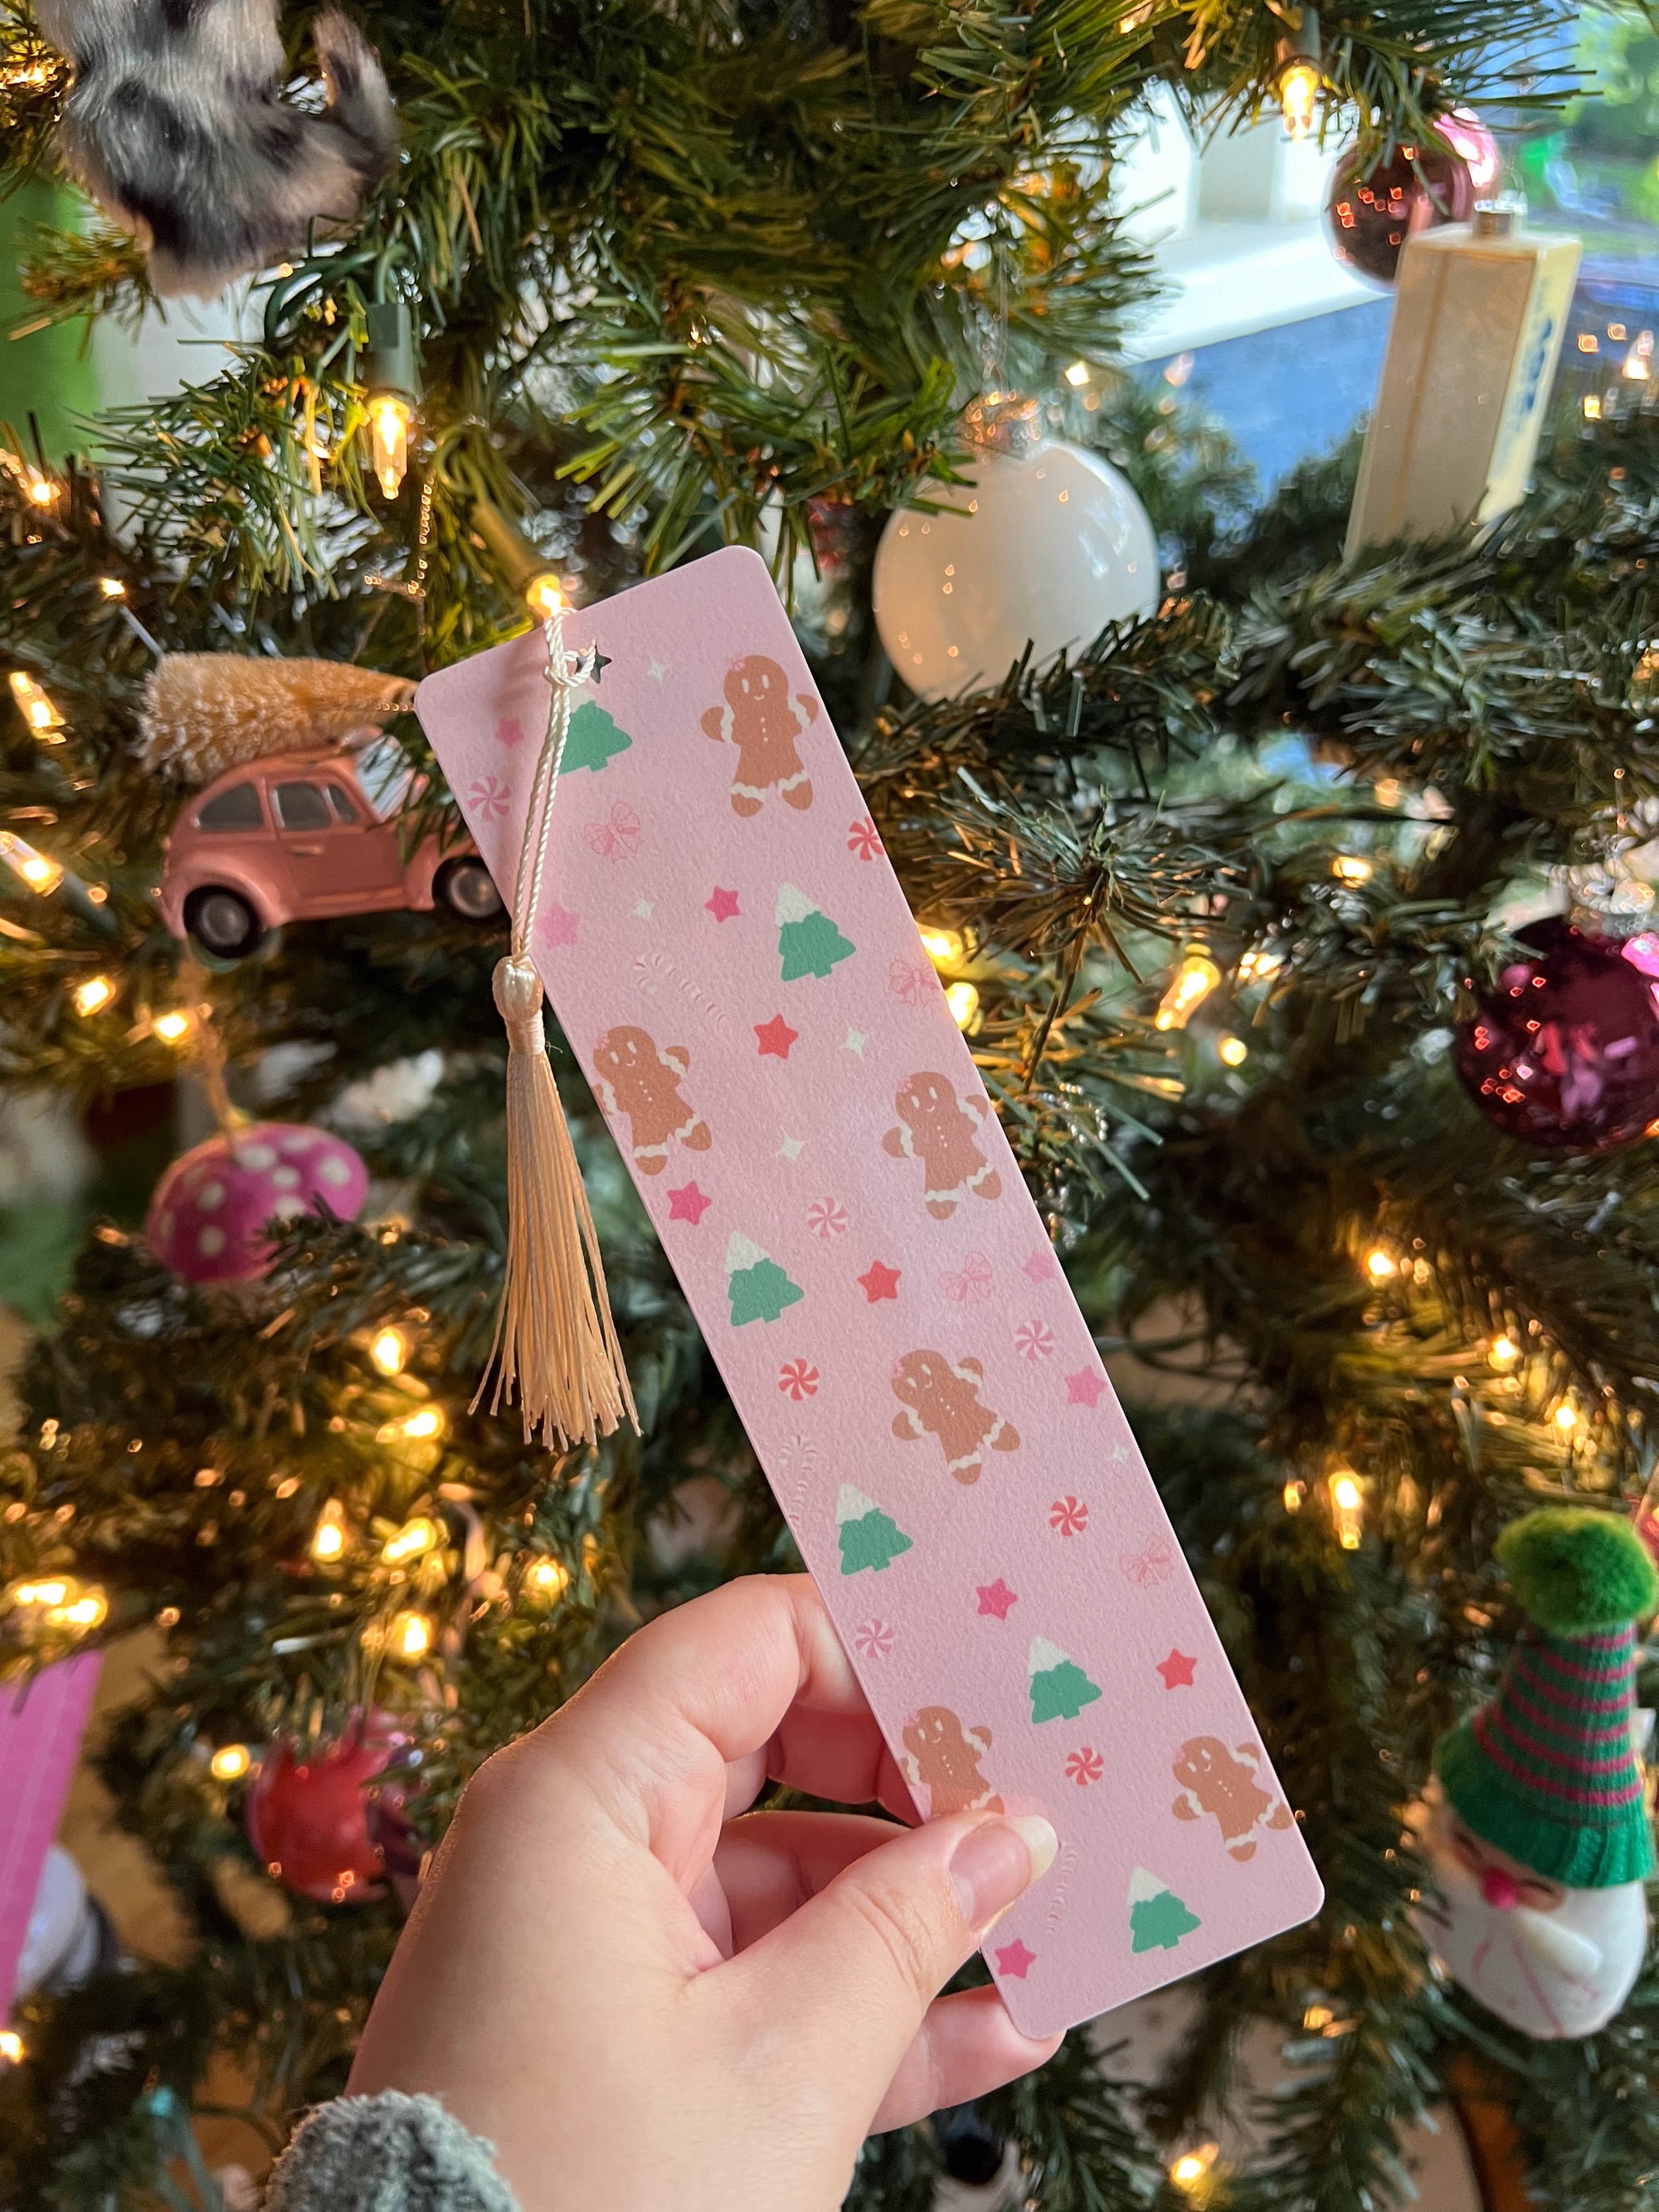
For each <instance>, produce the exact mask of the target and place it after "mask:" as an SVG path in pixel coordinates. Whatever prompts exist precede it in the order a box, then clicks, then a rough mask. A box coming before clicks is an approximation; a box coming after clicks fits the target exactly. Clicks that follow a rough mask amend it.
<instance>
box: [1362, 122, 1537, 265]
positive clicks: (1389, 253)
mask: <svg viewBox="0 0 1659 2212" xmlns="http://www.w3.org/2000/svg"><path fill="white" fill-rule="evenodd" d="M1439 128H1440V131H1441V132H1442V134H1443V137H1445V138H1446V139H1447V140H1448V141H1449V148H1450V149H1452V150H1449V149H1448V148H1447V147H1441V146H1397V147H1395V150H1394V154H1393V156H1392V158H1391V159H1390V160H1389V161H1376V159H1375V158H1374V156H1373V154H1372V152H1371V150H1370V149H1369V148H1366V147H1364V146H1351V147H1350V148H1349V149H1348V151H1347V152H1346V154H1344V155H1342V157H1341V159H1340V161H1338V162H1337V165H1336V167H1335V169H1334V171H1333V173H1332V176H1331V189H1330V192H1329V195H1328V197H1327V199H1326V202H1325V226H1326V228H1327V229H1328V231H1329V233H1330V239H1331V246H1332V250H1333V251H1334V253H1335V255H1336V258H1337V259H1338V260H1339V261H1346V263H1347V264H1348V265H1349V267H1350V268H1352V269H1358V270H1359V271H1360V272H1361V274H1362V275H1364V276H1373V277H1375V278H1376V281H1377V282H1378V283H1381V284H1392V283H1394V281H1395V276H1397V275H1398V273H1399V269H1400V254H1401V248H1402V247H1403V246H1404V245H1405V243H1406V240H1407V239H1408V238H1409V237H1411V235H1412V234H1413V232H1415V231H1419V230H1437V229H1438V228H1439V227H1440V225H1441V224H1442V223H1447V222H1468V220H1469V218H1470V216H1472V215H1473V214H1474V204H1475V202H1476V200H1478V199H1479V198H1480V197H1481V196H1482V194H1483V193H1485V192H1486V191H1490V190H1491V188H1492V185H1495V184H1496V182H1497V180H1498V149H1497V147H1496V146H1495V145H1494V143H1493V142H1492V134H1491V133H1490V132H1489V131H1487V130H1486V126H1485V125H1484V124H1480V123H1477V122H1476V121H1475V120H1474V117H1473V116H1456V115H1448V116H1443V117H1442V118H1441V120H1440V125H1439ZM1482 179H1485V181H1484V182H1483V181H1482Z"/></svg>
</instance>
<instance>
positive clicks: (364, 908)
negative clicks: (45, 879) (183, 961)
mask: <svg viewBox="0 0 1659 2212" xmlns="http://www.w3.org/2000/svg"><path fill="white" fill-rule="evenodd" d="M409 785H410V769H409V766H408V763H406V762H405V760H404V757H403V755H402V753H401V752H400V751H399V750H398V748H397V746H396V745H395V744H392V742H391V740H390V739H382V740H381V741H380V742H379V743H378V744H371V745H369V746H368V747H367V748H366V749H365V750H363V751H362V752H359V753H347V752H343V751H342V750H340V749H339V748H338V747H337V746H335V745H322V746H318V747H316V748H315V749H313V750H307V751H304V752H294V753H273V754H270V755H268V756H267V757H264V758H263V759H259V760H253V761H248V762H246V763H243V764H242V765H241V766H240V767H238V768H232V769H226V770H225V772H224V774H223V775H217V776H216V777H215V778H214V779H213V781H212V782H211V783H210V784H207V785H204V787H203V788H202V790H200V791H199V792H197V794H196V796H195V797H194V798H193V799H191V800H190V802H189V803H188V805H186V806H185V809H184V811H182V813H181V814H180V815H179V819H178V820H177V822H176V823H174V824H173V834H172V836H171V837H170V838H169V839H168V841H167V866H166V868H165V869H164V871H163V872H162V877H161V918H162V920H163V921H165V922H166V924H167V927H168V928H169V929H170V930H171V931H172V933H173V935H174V936H175V937H188V938H190V939H193V940H194V942H195V943H196V944H197V945H199V946H200V947H201V949H202V951H204V952H208V953H211V954H212V955H213V956H214V957H216V958H217V959H221V960H240V958H242V957H244V955H246V954H247V953H250V952H252V951H253V950H254V948H255V947H256V946H257V945H258V943H259V941H260V939H262V938H263V937H264V935H265V933H266V932H267V931H268V930H272V929H276V928H279V927H281V926H282V924H283V923H284V922H287V921H315V920H319V919H321V918H322V917H324V916H326V915H344V914H378V913H381V912H385V911H389V910H392V909H394V908H414V909H415V910H416V911H417V912H429V911H430V909H431V908H434V907H436V906H441V907H443V908H445V909H446V910H447V912H448V913H450V914H453V915H456V916H457V917H458V918H459V920H461V921H470V922H476V923H477V924H479V925H481V926H482V925H483V924H487V923H489V922H494V921H500V920H501V917H502V915H504V914H505V912H506V908H505V906H504V905H503V903H502V901H501V893H500V892H499V891H498V890H496V889H495V884H494V883H493V882H492V881H491V879H490V874H489V869H488V868H487V867H485V866H484V864H483V861H482V860H480V859H479V858H478V854H477V847H476V846H474V845H473V843H472V842H471V839H465V840H464V841H463V842H460V843H459V844H456V845H454V846H452V847H450V848H448V849H447V850H441V849H440V847H439V845H438V842H437V840H436V839H435V838H431V837H428V838H427V839H425V840H424V841H423V842H422V843H421V844H420V845H418V846H417V847H416V849H415V850H414V851H413V852H412V853H411V854H409V855H408V857H407V858H405V857H404V854H403V852H402V850H401V848H400V845H399V842H398V823H397V812H398V805H399V804H400V802H401V801H402V799H403V798H404V793H406V791H407V790H408V788H409Z"/></svg>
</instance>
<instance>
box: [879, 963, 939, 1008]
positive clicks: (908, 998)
mask: <svg viewBox="0 0 1659 2212" xmlns="http://www.w3.org/2000/svg"><path fill="white" fill-rule="evenodd" d="M932 983H933V969H931V968H924V967H923V966H922V965H921V963H920V962H919V961H915V960H895V961H894V963H893V964H892V965H891V967H890V968H889V969H888V970H887V987H888V989H889V990H890V992H891V993H892V994H893V996H894V997H895V998H896V999H902V1000H903V1002H904V1004H905V1005H906V1006H920V1005H921V999H922V994H923V993H924V992H926V991H927V989H928V988H929V987H930V986H931V985H932Z"/></svg>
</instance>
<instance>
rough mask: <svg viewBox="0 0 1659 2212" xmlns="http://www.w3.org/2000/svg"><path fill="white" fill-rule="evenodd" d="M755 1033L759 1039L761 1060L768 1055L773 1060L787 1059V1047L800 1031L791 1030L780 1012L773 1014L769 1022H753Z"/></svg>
mask: <svg viewBox="0 0 1659 2212" xmlns="http://www.w3.org/2000/svg"><path fill="white" fill-rule="evenodd" d="M755 1035H756V1036H757V1037H758V1038H759V1039H760V1056H761V1058H762V1059H763V1060H765V1059H767V1058H768V1057H770V1058H771V1059H773V1060H787V1059H788V1057H789V1048H790V1046H791V1045H792V1044H793V1043H794V1042H795V1040H796V1039H797V1037H799V1035H800V1031H799V1030H792V1029H791V1028H790V1026H789V1024H788V1023H787V1021H785V1019H784V1018H783V1016H782V1015H781V1014H774V1015H773V1017H772V1018H771V1020H770V1021H769V1022H757V1023H756V1024H755Z"/></svg>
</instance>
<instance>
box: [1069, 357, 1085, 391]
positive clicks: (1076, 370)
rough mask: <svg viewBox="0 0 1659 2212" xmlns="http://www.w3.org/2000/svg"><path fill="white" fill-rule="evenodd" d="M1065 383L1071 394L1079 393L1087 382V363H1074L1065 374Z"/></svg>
mask: <svg viewBox="0 0 1659 2212" xmlns="http://www.w3.org/2000/svg"><path fill="white" fill-rule="evenodd" d="M1088 381H1089V364H1088V362H1086V361H1074V362H1073V363H1072V365H1071V367H1070V368H1068V369H1067V370H1066V382H1067V384H1069V385H1070V386H1071V387H1072V389H1073V392H1080V391H1081V390H1082V389H1083V387H1084V386H1085V384H1086V383H1087V382H1088Z"/></svg>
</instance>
